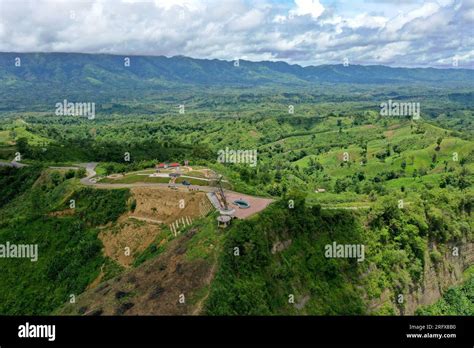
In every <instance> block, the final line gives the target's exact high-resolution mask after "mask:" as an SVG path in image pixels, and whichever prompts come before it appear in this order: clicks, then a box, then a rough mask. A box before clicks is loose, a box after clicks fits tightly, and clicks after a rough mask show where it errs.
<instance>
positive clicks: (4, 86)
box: [0, 53, 474, 102]
mask: <svg viewBox="0 0 474 348" xmlns="http://www.w3.org/2000/svg"><path fill="white" fill-rule="evenodd" d="M127 57H128V58H130V65H129V66H126V61H125V58H127ZM17 58H19V59H20V60H18V59H17ZM322 84H359V85H367V84H375V85H377V84H380V85H387V84H393V85H413V84H425V85H430V86H442V85H450V86H453V85H454V86H466V87H472V86H474V70H469V69H434V68H391V67H386V66H382V65H373V66H362V65H349V66H343V65H321V66H307V67H302V66H299V65H290V64H287V63H284V62H268V61H264V62H250V61H245V60H240V61H239V62H238V64H236V63H235V62H233V61H223V60H217V59H213V60H207V59H194V58H189V57H184V56H175V57H171V58H167V57H164V56H121V55H109V54H83V53H0V96H2V97H4V100H9V101H10V102H13V101H14V100H15V98H20V99H21V98H22V97H24V96H25V95H27V96H28V99H29V100H36V99H41V98H43V99H44V98H48V97H53V96H54V98H55V99H57V98H58V97H61V96H62V95H65V96H68V95H69V96H77V95H81V96H84V95H90V96H95V97H101V96H104V97H105V96H114V95H117V96H127V95H133V96H137V95H138V96H139V95H140V94H144V93H150V92H160V91H166V90H173V89H180V90H181V89H183V88H234V87H235V88H259V87H272V86H277V87H282V88H299V87H303V88H305V87H306V88H308V87H309V88H311V86H318V85H319V86H320V85H322ZM132 91H133V92H132ZM127 93H128V94H127Z"/></svg>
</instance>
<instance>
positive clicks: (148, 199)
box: [130, 187, 208, 224]
mask: <svg viewBox="0 0 474 348" xmlns="http://www.w3.org/2000/svg"><path fill="white" fill-rule="evenodd" d="M130 191H131V192H132V194H133V197H134V198H135V200H136V201H137V207H136V208H135V211H134V212H133V213H131V214H130V215H132V216H136V217H139V218H148V219H153V220H159V221H163V222H164V223H165V224H170V223H172V222H174V221H175V220H176V219H178V218H181V217H185V216H188V217H191V218H197V217H199V216H201V211H200V208H199V206H200V204H201V205H202V204H207V203H206V201H207V200H208V199H207V196H206V194H205V193H204V192H198V191H184V190H170V189H169V188H165V187H163V188H162V187H134V188H132V189H131V190H130ZM181 200H183V201H181ZM180 203H184V207H183V205H180ZM182 207H183V208H182Z"/></svg>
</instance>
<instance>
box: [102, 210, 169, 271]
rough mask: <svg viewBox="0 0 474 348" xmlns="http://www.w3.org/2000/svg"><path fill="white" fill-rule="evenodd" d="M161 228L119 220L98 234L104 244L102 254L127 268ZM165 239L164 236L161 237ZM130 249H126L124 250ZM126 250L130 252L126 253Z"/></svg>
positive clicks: (128, 220)
mask: <svg viewBox="0 0 474 348" xmlns="http://www.w3.org/2000/svg"><path fill="white" fill-rule="evenodd" d="M160 231H161V228H160V226H159V225H157V224H150V223H145V222H142V221H138V220H134V219H124V218H121V219H119V221H118V222H117V224H115V225H114V226H112V227H109V228H105V229H103V230H102V231H101V232H100V233H99V238H100V240H101V241H102V244H104V249H103V252H104V254H105V255H106V256H108V257H110V258H111V259H112V260H115V261H116V262H118V263H119V264H120V265H122V266H125V267H128V266H130V265H131V264H132V262H133V261H134V259H135V256H136V255H138V254H139V253H141V252H143V251H144V250H145V249H146V248H147V247H148V246H149V245H150V244H151V243H152V242H153V241H154V240H155V239H156V238H157V236H158V234H159V233H160ZM163 238H166V236H163ZM127 247H128V248H130V249H126V248H127ZM126 250H127V251H128V250H129V251H130V252H129V253H126Z"/></svg>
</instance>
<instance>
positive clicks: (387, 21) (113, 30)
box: [0, 0, 474, 67]
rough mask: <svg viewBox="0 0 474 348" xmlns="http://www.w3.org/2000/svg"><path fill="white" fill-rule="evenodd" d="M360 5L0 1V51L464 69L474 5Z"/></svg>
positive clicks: (257, 0)
mask: <svg viewBox="0 0 474 348" xmlns="http://www.w3.org/2000/svg"><path fill="white" fill-rule="evenodd" d="M366 4H368V5H367V6H366V7H364V8H362V7H361V8H360V9H357V8H352V9H351V11H349V12H341V11H340V10H338V7H337V6H334V7H328V8H327V9H325V8H324V7H323V6H322V5H321V3H320V2H319V1H314V0H313V1H311V0H297V1H295V2H294V3H291V4H289V5H287V6H284V5H282V3H281V2H278V1H275V2H273V3H272V1H271V0H226V1H221V0H207V1H198V0H172V1H169V0H166V1H165V0H159V1H158V0H148V1H144V0H124V1H122V2H118V1H116V0H83V1H78V2H68V1H59V0H0V51H17V52H31V51H47V52H50V51H63V52H87V53H98V52H107V53H115V54H126V55H129V54H143V55H166V56H172V55H186V56H191V57H196V58H211V59H212V58H219V59H228V60H233V59H235V58H238V57H240V58H244V57H247V59H252V60H266V59H269V60H284V61H287V62H289V63H299V64H303V65H307V64H325V63H340V62H342V60H343V58H344V57H348V58H349V59H350V61H351V62H357V63H358V64H389V65H398V66H418V65H426V66H430V65H431V66H437V65H440V64H445V63H444V62H448V61H451V60H452V57H453V56H454V55H456V56H457V57H459V66H461V67H462V66H470V67H472V58H473V56H474V52H473V49H472V47H474V38H473V35H472V22H473V18H474V1H473V0H469V1H466V0H464V1H460V0H453V1H449V0H439V1H438V2H435V1H434V0H432V1H430V2H425V3H423V4H419V5H417V4H416V3H410V6H408V5H407V6H403V7H397V6H394V5H390V4H387V3H385V4H384V6H383V10H382V7H381V6H382V5H378V4H372V3H370V2H367V3H366ZM390 6H391V7H390ZM379 9H380V11H378V10H379ZM344 10H347V6H345V7H344ZM398 10H399V11H400V13H397V11H398ZM71 13H74V16H73V18H72V17H71ZM423 55H424V56H425V57H426V59H425V60H424V61H423V60H422V59H421V58H420V57H422V56H423Z"/></svg>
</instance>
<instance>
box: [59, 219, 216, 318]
mask: <svg viewBox="0 0 474 348" xmlns="http://www.w3.org/2000/svg"><path fill="white" fill-rule="evenodd" d="M198 233H199V230H198V229H197V228H194V229H191V230H190V231H188V232H187V233H186V234H183V235H180V237H178V238H176V239H174V240H172V241H170V242H169V244H168V245H167V248H166V250H165V251H164V252H163V253H162V254H160V255H158V256H157V257H155V258H153V259H151V260H148V261H146V262H145V263H143V264H142V265H140V266H138V267H137V268H133V269H130V270H128V271H126V273H124V274H122V275H120V276H118V277H115V278H114V279H110V280H108V281H106V282H103V283H101V284H100V285H99V286H97V287H95V288H94V289H88V290H86V291H85V292H84V293H83V294H81V295H79V296H78V297H77V298H76V303H74V304H70V303H67V304H66V305H65V306H64V307H63V308H62V309H61V310H60V311H59V314H60V315H61V314H62V315H190V314H199V313H201V311H202V308H203V303H204V299H205V298H206V297H207V295H208V292H209V284H210V282H211V280H212V278H213V276H214V272H215V269H216V266H215V260H216V259H217V257H216V256H217V254H218V251H217V250H215V249H213V251H212V254H211V255H209V257H207V258H205V259H204V258H194V259H192V260H190V259H189V258H187V257H186V253H187V250H188V246H187V243H188V242H189V241H190V240H191V239H192V238H193V237H194V236H196V235H197V234H198ZM181 294H183V295H184V299H185V302H184V303H180V302H179V299H180V295H181Z"/></svg>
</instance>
